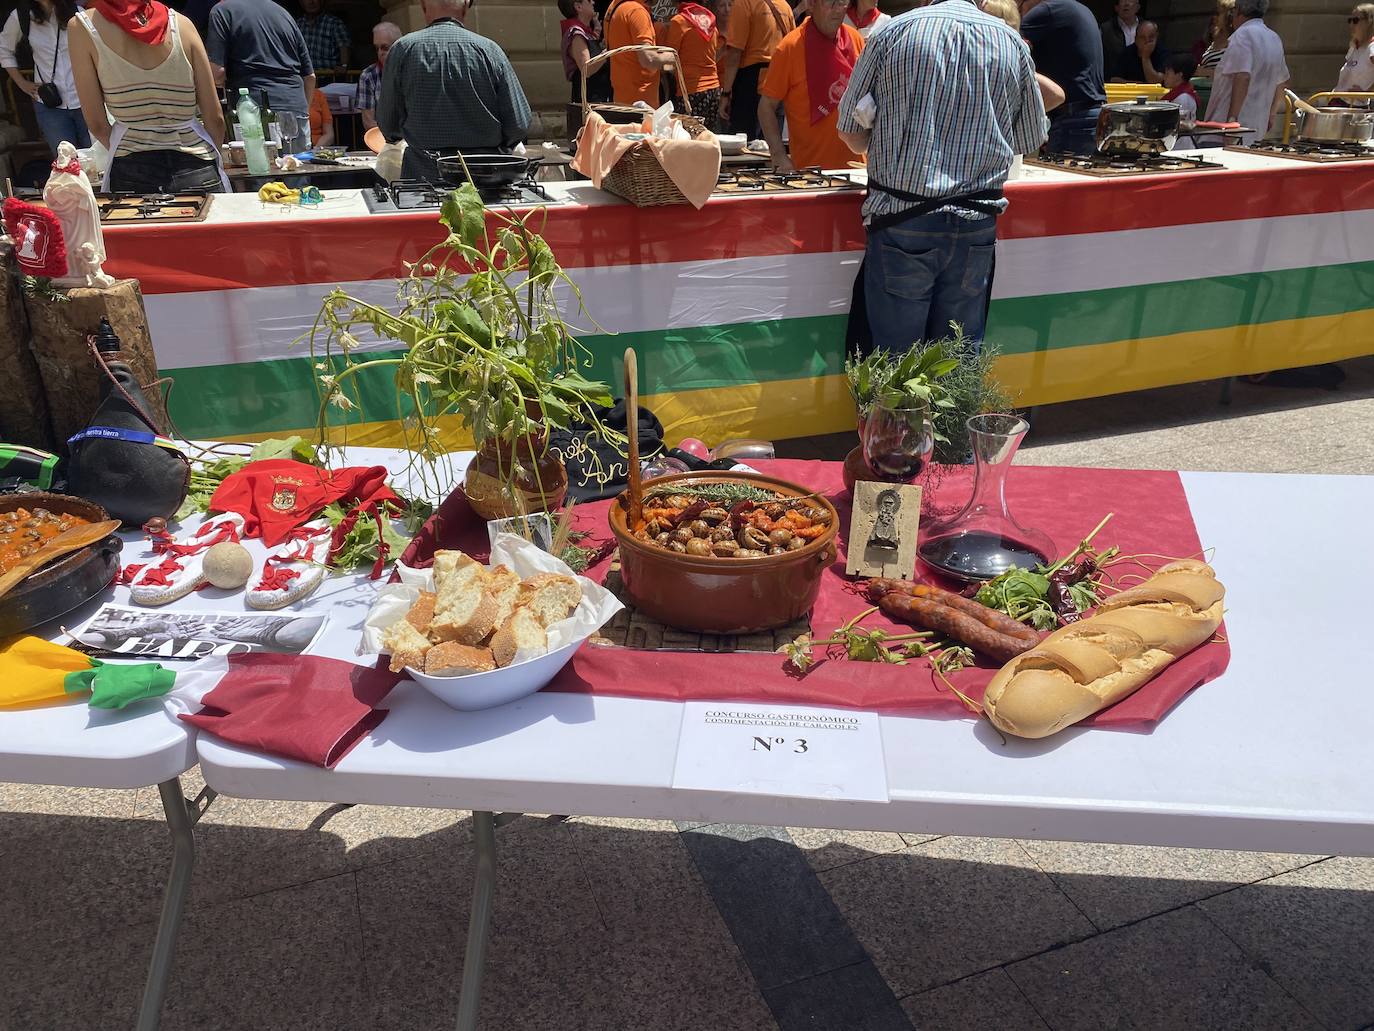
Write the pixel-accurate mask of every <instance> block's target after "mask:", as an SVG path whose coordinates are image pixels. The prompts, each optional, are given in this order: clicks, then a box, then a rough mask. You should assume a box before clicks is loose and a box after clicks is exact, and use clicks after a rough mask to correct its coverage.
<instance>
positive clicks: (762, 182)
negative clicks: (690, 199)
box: [715, 168, 860, 196]
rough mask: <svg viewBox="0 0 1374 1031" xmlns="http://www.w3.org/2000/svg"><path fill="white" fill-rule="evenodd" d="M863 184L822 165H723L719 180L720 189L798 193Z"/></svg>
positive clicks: (847, 188)
mask: <svg viewBox="0 0 1374 1031" xmlns="http://www.w3.org/2000/svg"><path fill="white" fill-rule="evenodd" d="M857 189H860V187H859V184H858V183H856V182H854V180H853V179H851V178H850V177H849V176H847V175H843V174H840V175H834V174H830V173H826V172H822V171H821V170H820V169H819V168H799V169H797V170H796V171H795V172H776V171H774V170H773V169H770V168H763V169H760V168H738V169H722V170H721V173H720V175H719V177H718V178H717V180H716V191H715V192H716V193H717V194H724V195H726V196H728V195H730V194H732V193H794V192H798V191H802V190H857Z"/></svg>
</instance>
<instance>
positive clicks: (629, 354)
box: [625, 347, 644, 533]
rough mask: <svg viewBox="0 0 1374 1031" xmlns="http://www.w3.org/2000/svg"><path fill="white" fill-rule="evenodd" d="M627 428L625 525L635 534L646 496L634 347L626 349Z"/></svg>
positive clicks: (636, 362)
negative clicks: (642, 479)
mask: <svg viewBox="0 0 1374 1031" xmlns="http://www.w3.org/2000/svg"><path fill="white" fill-rule="evenodd" d="M625 428H626V429H627V430H628V431H629V433H628V434H627V435H628V437H629V441H630V455H629V459H630V468H629V480H630V482H629V490H628V491H627V494H628V500H629V502H630V504H629V510H628V514H627V515H626V518H625V525H626V526H627V527H629V529H630V532H631V533H634V530H635V527H636V526H638V525H639V516H640V512H641V511H642V510H643V504H644V496H643V490H642V488H641V487H640V484H639V362H638V360H637V359H636V358H635V349H634V348H633V347H627V348H625Z"/></svg>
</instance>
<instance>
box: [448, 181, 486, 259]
mask: <svg viewBox="0 0 1374 1031" xmlns="http://www.w3.org/2000/svg"><path fill="white" fill-rule="evenodd" d="M439 221H440V222H442V223H443V224H444V225H445V226H447V227H448V231H449V232H450V233H453V234H454V235H455V236H457V237H458V239H459V240H461V241H462V242H463V243H464V244H465V245H467V246H468V247H478V246H480V245H481V244H482V242H483V240H484V239H485V237H486V227H487V209H486V205H485V204H483V203H482V195H481V194H479V193H478V192H477V187H475V186H473V185H472V183H464V184H463V185H462V186H460V187H458V189H456V190H454V191H453V192H452V193H450V194H449V195H448V196H447V197H446V198H445V199H444V202H443V203H442V204H441V205H439Z"/></svg>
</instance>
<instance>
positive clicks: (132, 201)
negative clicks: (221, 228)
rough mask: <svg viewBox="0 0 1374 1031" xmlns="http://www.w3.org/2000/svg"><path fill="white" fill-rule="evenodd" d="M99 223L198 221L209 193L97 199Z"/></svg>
mask: <svg viewBox="0 0 1374 1031" xmlns="http://www.w3.org/2000/svg"><path fill="white" fill-rule="evenodd" d="M96 202H97V204H98V205H99V207H100V221H101V223H102V224H104V225H122V224H125V223H129V222H200V221H203V220H204V218H205V216H206V214H207V213H208V212H209V210H210V194H208V193H205V192H203V191H194V190H187V191H185V192H183V193H115V194H111V195H110V196H99V197H97V198H96Z"/></svg>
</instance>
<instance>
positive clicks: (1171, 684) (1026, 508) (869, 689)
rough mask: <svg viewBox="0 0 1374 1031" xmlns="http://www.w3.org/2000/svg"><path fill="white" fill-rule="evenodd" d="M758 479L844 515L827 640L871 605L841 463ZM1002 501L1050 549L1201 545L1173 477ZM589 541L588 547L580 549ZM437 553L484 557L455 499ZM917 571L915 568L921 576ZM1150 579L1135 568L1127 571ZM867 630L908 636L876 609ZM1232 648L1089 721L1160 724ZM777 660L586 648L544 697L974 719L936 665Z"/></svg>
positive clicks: (1192, 657) (592, 526)
mask: <svg viewBox="0 0 1374 1031" xmlns="http://www.w3.org/2000/svg"><path fill="white" fill-rule="evenodd" d="M753 464H754V465H755V466H756V467H757V468H758V469H759V471H760V472H766V473H768V474H770V475H773V476H778V477H781V478H782V479H786V480H791V481H793V482H795V483H799V484H803V485H804V486H806V487H807V488H809V489H812V490H817V491H820V492H822V493H824V494H825V495H826V496H828V497H829V498H830V499H831V500H832V501H833V502H834V503H835V507H836V508H837V509H839V512H840V517H841V534H840V538H841V539H840V554H839V557H838V559H837V560H836V561H835V564H834V565H833V566H832V567H831V568H830V569H829V570H827V572H826V573H825V575H824V580H823V582H822V586H821V594H820V598H819V600H818V601H817V603H816V607H815V609H814V610H813V612H812V615H811V625H812V627H813V629H814V631H815V635H816V636H817V637H826V636H829V634H830V632H831V631H832V630H833V628H835V627H836V626H838V625H840V624H841V623H844V622H846V621H848V620H849V619H852V618H853V617H854V616H856V615H857V614H858V613H859V612H861V611H863V610H864V609H865V608H867V607H868V603H867V602H865V601H864V599H863V598H862V597H860V596H859V595H857V594H856V593H855V592H854V590H853V587H852V581H850V580H848V579H846V578H845V576H844V567H845V555H844V537H845V533H844V531H845V530H846V529H847V527H848V523H849V510H850V505H849V500H850V499H849V495H848V493H847V492H846V491H845V490H844V485H843V482H842V480H841V467H840V465H839V464H838V463H835V462H806V461H784V460H779V461H772V462H755V463H753ZM971 477H972V469H971V468H958V469H952V470H947V471H946V475H945V477H944V479H943V480H942V482H941V484H940V487H939V489H940V491H941V497H942V504H941V507H942V508H943V507H947V506H946V505H945V504H944V503H943V499H944V498H945V497H946V496H948V497H951V498H955V499H957V500H958V501H962V500H963V499H965V498H967V497H968V495H969V493H970V491H971V486H972V485H971ZM1007 497H1008V500H1009V503H1010V505H1011V508H1012V511H1013V513H1014V514H1015V516H1016V518H1017V519H1018V520H1020V521H1021V522H1022V523H1023V524H1025V525H1028V526H1035V527H1038V528H1040V529H1042V530H1044V531H1045V532H1046V533H1048V534H1049V535H1050V537H1051V539H1052V540H1053V541H1054V543H1055V547H1056V553H1057V554H1064V553H1066V552H1068V551H1071V550H1072V549H1073V548H1074V547H1075V546H1077V544H1078V542H1079V541H1080V540H1081V539H1082V538H1083V536H1084V535H1085V534H1087V533H1089V532H1091V530H1092V529H1093V527H1095V526H1096V525H1097V524H1098V523H1099V522H1100V521H1101V519H1102V517H1103V516H1105V515H1106V514H1107V513H1108V512H1112V513H1115V514H1114V516H1113V518H1112V520H1111V521H1110V522H1109V523H1108V524H1107V526H1106V527H1105V528H1104V529H1103V530H1102V532H1101V533H1100V534H1098V536H1097V538H1096V540H1095V542H1094V543H1096V544H1097V545H1098V546H1099V547H1102V548H1105V547H1107V546H1108V545H1111V544H1116V545H1119V546H1120V548H1121V550H1122V553H1123V554H1127V555H1145V554H1149V555H1152V556H1159V557H1155V558H1151V559H1147V561H1148V562H1150V563H1151V564H1152V565H1154V566H1158V565H1162V564H1163V563H1164V562H1165V561H1166V560H1167V558H1186V557H1199V553H1200V552H1201V548H1202V545H1201V543H1200V542H1199V540H1198V536H1197V529H1196V528H1195V527H1194V525H1193V517H1192V512H1191V511H1190V510H1189V508H1188V500H1187V498H1186V496H1185V495H1184V492H1183V484H1182V483H1181V482H1180V480H1179V477H1178V474H1177V473H1175V472H1158V471H1147V470H1136V469H1067V468H1047V467H1037V466H1018V467H1016V468H1015V469H1014V470H1013V471H1012V473H1011V475H1010V476H1009V477H1008V480H1007ZM610 504H611V502H599V503H595V504H585V505H579V506H578V507H577V509H576V514H577V518H576V523H577V526H578V528H579V529H585V530H587V531H589V533H590V534H591V541H592V542H599V541H605V540H608V539H610V537H611V533H610V529H609V527H608V526H607V523H606V513H607V511H608V509H609V507H610ZM586 543H589V542H584V544H586ZM436 548H458V549H461V550H463V551H466V552H468V553H469V554H470V555H473V556H474V557H476V558H484V557H485V556H486V553H487V538H486V525H485V524H484V523H483V522H482V521H481V520H480V519H479V518H478V517H477V516H476V515H475V514H474V513H473V512H472V510H471V509H470V508H469V507H468V505H467V502H466V500H465V499H464V498H463V497H462V494H461V493H455V495H454V497H453V498H451V499H450V500H449V501H448V502H446V503H445V504H444V505H443V506H442V507H441V508H440V510H439V511H438V512H437V513H436V514H435V517H434V518H433V519H432V520H431V522H430V524H428V525H427V526H426V527H425V529H424V530H423V531H422V532H421V534H420V535H419V536H418V537H417V538H416V539H415V541H414V542H413V543H412V544H411V547H410V548H409V549H408V550H407V552H406V556H405V558H404V561H406V562H407V563H408V564H411V565H421V566H423V565H427V564H428V561H429V559H430V556H432V554H433V552H434V550H436ZM609 567H610V559H609V558H607V559H605V560H603V561H602V562H600V563H598V564H597V565H596V566H594V567H593V568H592V569H591V570H589V571H588V574H587V575H588V576H590V577H591V578H592V579H594V580H598V581H599V580H601V579H603V578H604V577H605V575H606V572H607V571H608V569H609ZM922 569H923V567H919V566H918V573H920V572H921V570H922ZM1121 571H1123V572H1126V571H1129V572H1134V573H1142V572H1144V570H1142V569H1141V568H1139V567H1130V568H1129V570H1127V569H1125V568H1124V567H1123V568H1122V570H1121ZM863 625H865V626H888V627H891V628H892V629H893V630H894V632H901V631H902V630H908V629H910V628H909V627H905V625H904V624H894V623H891V622H889V621H888V620H886V619H885V618H884V617H883V616H882V614H881V613H875V614H874V615H872V616H870V617H869V618H868V619H867V620H865V622H864V624H863ZM1230 657H1231V652H1230V648H1229V647H1228V646H1227V645H1226V644H1225V643H1224V634H1223V635H1222V639H1221V640H1214V641H1213V642H1211V643H1208V644H1205V645H1203V646H1202V647H1200V648H1198V649H1196V650H1194V651H1193V652H1191V653H1190V654H1188V655H1186V656H1184V657H1183V658H1182V659H1180V660H1178V661H1177V662H1175V663H1174V664H1173V665H1172V666H1170V667H1169V668H1168V669H1167V670H1165V671H1164V672H1163V673H1161V674H1160V675H1159V676H1158V677H1156V678H1155V679H1154V680H1152V681H1150V683H1148V684H1147V685H1145V686H1144V687H1143V688H1141V689H1140V690H1139V691H1137V692H1136V693H1135V694H1133V695H1131V696H1130V697H1129V698H1126V699H1124V700H1122V701H1121V702H1118V703H1117V704H1116V705H1114V706H1112V707H1111V708H1109V709H1106V710H1104V711H1103V712H1101V713H1099V714H1098V715H1097V716H1095V717H1093V718H1092V719H1091V720H1087V721H1085V723H1086V724H1088V725H1092V726H1100V727H1136V728H1140V727H1146V726H1148V725H1150V724H1153V723H1155V722H1157V721H1158V720H1159V719H1161V718H1162V717H1163V716H1164V714H1165V713H1167V712H1168V711H1169V710H1170V709H1171V708H1173V707H1174V705H1176V704H1177V703H1178V701H1179V700H1180V699H1181V698H1183V696H1184V695H1186V694H1188V692H1190V691H1191V690H1193V688H1195V687H1198V686H1199V685H1201V684H1205V683H1206V682H1207V681H1209V680H1214V679H1216V677H1218V676H1220V675H1221V673H1222V672H1223V671H1224V670H1225V669H1226V666H1227V663H1228V662H1229V661H1230ZM788 668H789V667H786V666H785V665H784V662H783V658H782V656H780V655H769V654H759V653H752V654H744V653H738V652H736V653H729V654H705V653H684V652H653V651H636V650H633V649H627V648H603V647H591V646H589V647H585V648H583V649H581V651H579V652H578V653H577V655H576V656H575V657H574V658H573V661H572V662H571V663H570V664H569V665H568V666H566V667H565V668H564V670H563V672H562V673H561V674H559V676H558V677H557V678H556V679H555V680H554V681H553V683H551V684H550V685H549V686H548V688H547V689H546V690H552V691H573V692H584V693H593V694H611V695H626V696H630V697H634V698H661V699H673V700H677V701H686V700H688V699H700V700H711V701H756V702H788V703H811V704H815V705H828V706H842V707H849V708H858V709H877V710H882V711H886V712H901V713H909V714H912V715H922V716H927V715H929V716H945V715H948V716H957V715H960V714H964V715H967V714H968V713H967V710H966V709H965V708H964V707H963V705H962V704H961V703H960V702H959V701H958V699H957V698H955V697H954V696H953V695H952V694H951V693H950V691H949V690H948V689H946V688H945V687H944V686H943V685H942V684H941V683H939V681H938V680H937V679H936V677H935V676H934V675H933V674H932V672H931V670H930V667H929V664H928V663H925V662H923V661H921V660H913V661H911V662H910V663H909V664H908V665H906V666H893V665H886V664H877V663H868V662H849V661H844V660H827V661H822V662H818V663H817V664H816V665H815V666H814V667H812V668H811V669H810V670H809V671H808V672H807V673H806V674H805V675H802V676H798V675H796V674H794V673H789V672H788ZM996 668H997V667H996V666H995V665H994V664H991V663H984V664H981V665H980V666H979V667H975V668H970V669H966V670H960V671H959V672H958V673H955V674H953V675H952V676H951V678H950V679H951V680H952V681H953V683H954V684H955V686H957V687H958V688H959V690H960V691H962V692H964V693H965V694H967V695H969V696H970V697H972V698H975V699H977V698H981V697H982V693H983V690H984V688H985V687H986V686H987V684H988V682H989V680H991V678H992V674H993V671H994V670H995V669H996Z"/></svg>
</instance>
